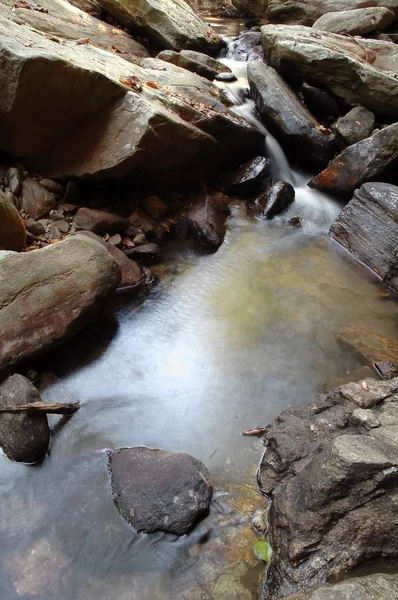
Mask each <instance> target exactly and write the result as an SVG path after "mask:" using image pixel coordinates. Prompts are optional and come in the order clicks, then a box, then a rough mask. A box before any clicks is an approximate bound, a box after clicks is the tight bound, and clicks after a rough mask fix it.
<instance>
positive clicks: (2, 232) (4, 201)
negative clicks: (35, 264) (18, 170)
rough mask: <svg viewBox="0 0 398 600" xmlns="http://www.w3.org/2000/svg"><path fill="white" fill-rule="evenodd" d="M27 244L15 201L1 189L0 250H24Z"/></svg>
mask: <svg viewBox="0 0 398 600" xmlns="http://www.w3.org/2000/svg"><path fill="white" fill-rule="evenodd" d="M25 246H26V232H25V227H24V224H23V221H22V219H21V217H20V216H19V213H18V211H17V209H16V208H15V206H14V205H13V203H12V202H11V201H10V200H9V199H8V198H7V197H6V195H5V194H4V192H3V191H2V190H1V189H0V250H22V249H23V248H25Z"/></svg>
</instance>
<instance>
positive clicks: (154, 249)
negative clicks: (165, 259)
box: [124, 243, 160, 265]
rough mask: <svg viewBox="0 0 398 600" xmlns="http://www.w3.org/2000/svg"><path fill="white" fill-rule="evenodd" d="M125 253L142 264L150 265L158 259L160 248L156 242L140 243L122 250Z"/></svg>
mask: <svg viewBox="0 0 398 600" xmlns="http://www.w3.org/2000/svg"><path fill="white" fill-rule="evenodd" d="M124 253H125V255H126V256H128V257H129V258H131V260H136V261H138V262H140V263H142V264H144V265H150V264H152V263H154V262H156V261H157V260H159V253H160V248H159V246H158V245H157V244H154V243H152V244H141V245H138V246H136V247H135V248H129V249H128V250H125V251H124Z"/></svg>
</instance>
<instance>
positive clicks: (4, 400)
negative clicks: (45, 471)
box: [0, 375, 50, 463]
mask: <svg viewBox="0 0 398 600" xmlns="http://www.w3.org/2000/svg"><path fill="white" fill-rule="evenodd" d="M41 401H42V399H41V397H40V394H39V392H38V391H37V389H36V388H35V386H34V385H33V383H31V382H30V381H29V379H27V378H26V377H24V376H23V375H12V376H11V377H8V378H7V379H5V381H3V383H1V384H0V408H7V407H8V406H19V405H20V404H31V403H32V402H41ZM49 445H50V428H49V426H48V420H47V415H46V414H40V415H39V414H38V415H28V414H15V413H2V414H0V446H1V448H2V450H3V452H4V454H5V455H6V456H7V457H8V458H10V459H11V460H15V461H17V462H23V463H36V462H38V461H40V460H43V458H44V457H45V455H46V454H47V451H48V448H49Z"/></svg>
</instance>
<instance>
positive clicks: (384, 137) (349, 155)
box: [308, 123, 398, 198]
mask: <svg viewBox="0 0 398 600" xmlns="http://www.w3.org/2000/svg"><path fill="white" fill-rule="evenodd" d="M397 158H398V123H393V125H389V126H388V127H385V128H384V129H382V130H381V131H379V132H378V133H375V134H374V135H372V136H371V137H369V138H366V140H362V142H358V143H357V144H353V145H352V146H349V147H348V148H347V149H346V150H343V152H341V154H339V155H338V156H337V157H336V158H334V159H333V160H332V161H331V162H330V163H329V165H328V166H327V167H326V169H325V170H324V171H322V172H321V173H319V175H316V177H314V179H312V180H311V181H310V182H309V184H308V185H309V186H310V187H312V188H315V189H317V190H321V191H323V192H327V193H329V194H334V195H338V196H341V197H343V198H347V197H350V196H351V195H352V194H353V192H354V190H355V189H356V188H358V187H359V186H360V185H361V184H362V183H365V182H366V181H371V180H372V179H375V178H377V177H379V176H380V175H381V174H382V173H383V172H384V171H385V170H386V168H387V167H388V166H389V165H390V164H391V163H392V162H394V161H395V160H396V159H397Z"/></svg>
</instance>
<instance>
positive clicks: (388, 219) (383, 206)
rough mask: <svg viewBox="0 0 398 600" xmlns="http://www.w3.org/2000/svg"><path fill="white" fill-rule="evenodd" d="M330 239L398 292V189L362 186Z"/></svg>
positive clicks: (340, 218) (345, 209)
mask: <svg viewBox="0 0 398 600" xmlns="http://www.w3.org/2000/svg"><path fill="white" fill-rule="evenodd" d="M370 139H371V140H372V139H373V138H370ZM362 143H365V142H362ZM351 148H354V146H351ZM362 166H363V165H362ZM330 235H331V237H332V238H333V239H335V240H336V241H337V242H339V244H341V245H342V246H344V247H345V248H346V249H347V250H348V251H349V252H351V253H352V254H353V255H354V256H356V257H357V258H358V259H359V260H360V261H361V262H363V263H365V264H366V265H367V266H368V267H370V269H372V271H374V272H375V273H377V275H379V276H380V277H381V278H382V279H386V280H388V281H389V283H390V285H391V286H392V287H394V286H395V289H398V285H397V284H398V281H396V280H395V279H394V277H393V276H394V273H395V270H394V259H395V252H396V247H397V241H398V187H396V186H394V185H390V184H387V183H365V184H364V185H362V186H361V187H360V189H359V190H356V191H355V193H354V197H353V199H352V200H351V201H350V202H349V203H348V204H347V205H346V206H345V207H344V208H343V210H342V211H341V213H340V214H339V216H338V217H337V219H336V221H335V222H334V223H333V225H332V227H331V228H330ZM390 277H391V279H390Z"/></svg>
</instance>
